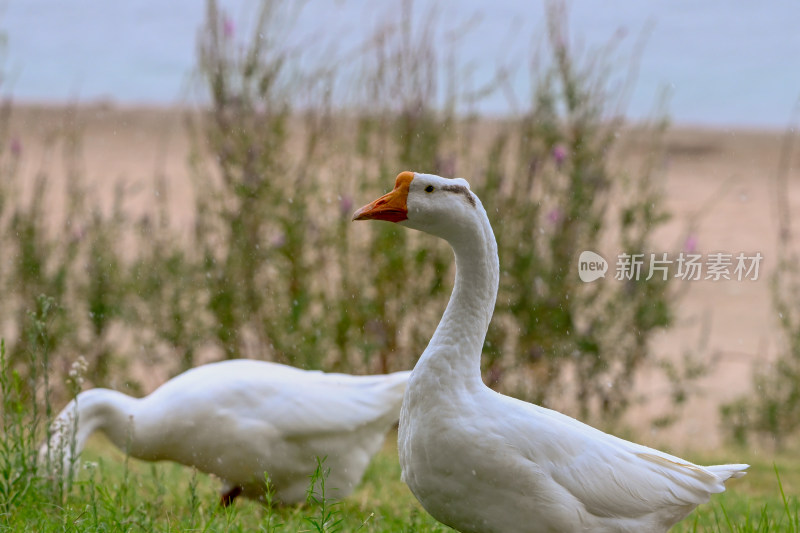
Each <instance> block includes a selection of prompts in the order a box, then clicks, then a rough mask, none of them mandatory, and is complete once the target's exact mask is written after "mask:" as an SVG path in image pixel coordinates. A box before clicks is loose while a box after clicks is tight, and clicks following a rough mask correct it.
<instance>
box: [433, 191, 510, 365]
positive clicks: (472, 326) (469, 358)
mask: <svg viewBox="0 0 800 533" xmlns="http://www.w3.org/2000/svg"><path fill="white" fill-rule="evenodd" d="M448 233H450V234H449V235H448V236H447V241H448V242H449V243H450V245H451V246H452V247H453V252H454V253H455V258H456V280H455V286H454V287H453V293H452V294H451V296H450V302H449V303H448V304H447V309H445V312H444V315H443V316H442V320H441V321H440V322H439V326H438V327H437V328H436V332H435V333H434V334H433V338H432V339H431V341H430V343H429V344H428V347H427V348H426V349H425V351H424V352H423V354H422V357H421V358H420V360H419V362H418V363H417V366H418V367H428V368H429V369H430V370H426V372H427V371H431V372H434V373H435V374H436V375H437V376H438V377H439V379H448V377H452V379H454V380H456V381H474V380H476V379H477V380H478V381H480V379H481V377H480V375H481V373H480V360H481V351H482V349H483V341H484V339H485V338H486V331H487V329H488V328H489V322H490V321H491V319H492V313H493V312H494V304H495V300H496V299H497V286H498V282H499V278H500V263H499V260H498V257H497V241H496V240H495V237H494V233H493V232H492V227H491V225H490V224H489V219H488V217H487V216H486V212H485V211H484V210H483V208H482V207H481V206H480V204H478V207H477V208H476V209H475V217H474V223H473V224H469V225H464V226H462V227H459V228H456V229H455V230H454V231H453V232H448Z"/></svg>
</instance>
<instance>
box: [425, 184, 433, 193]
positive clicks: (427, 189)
mask: <svg viewBox="0 0 800 533" xmlns="http://www.w3.org/2000/svg"><path fill="white" fill-rule="evenodd" d="M425 192H433V185H428V186H427V187H425Z"/></svg>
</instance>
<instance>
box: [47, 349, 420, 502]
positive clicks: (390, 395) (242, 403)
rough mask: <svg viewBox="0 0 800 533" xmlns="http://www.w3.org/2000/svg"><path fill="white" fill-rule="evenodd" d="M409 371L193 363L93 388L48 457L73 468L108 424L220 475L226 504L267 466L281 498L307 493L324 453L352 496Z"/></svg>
mask: <svg viewBox="0 0 800 533" xmlns="http://www.w3.org/2000/svg"><path fill="white" fill-rule="evenodd" d="M409 374H410V372H396V373H394V374H387V375H378V376H351V375H347V374H327V373H323V372H318V371H307V370H300V369H298V368H294V367H290V366H286V365H281V364H277V363H268V362H264V361H253V360H244V359H241V360H232V361H224V362H220V363H212V364H208V365H203V366H200V367H198V368H195V369H192V370H189V371H187V372H184V373H183V374H180V375H178V376H176V377H175V378H173V379H171V380H170V381H168V382H166V383H165V384H163V385H162V386H161V387H159V388H158V389H156V390H155V391H153V393H152V394H150V395H149V396H146V397H144V398H141V399H136V398H131V397H130V396H126V395H125V394H122V393H120V392H115V391H112V390H108V389H91V390H87V391H85V392H82V393H80V394H79V395H78V396H77V398H75V400H73V401H72V402H70V403H69V404H68V405H67V406H66V407H65V408H64V410H63V411H62V412H61V413H60V414H59V415H58V417H57V418H56V420H55V422H54V423H53V426H52V437H51V439H50V442H49V446H48V444H47V443H45V444H44V445H43V446H42V449H41V451H40V457H41V458H42V459H41V460H46V458H47V455H46V454H47V453H48V450H49V451H50V454H51V456H50V457H51V460H53V461H55V463H51V464H58V461H59V460H61V459H63V465H64V472H68V471H69V469H68V466H69V464H70V461H71V451H74V453H75V454H76V455H77V454H79V453H80V452H81V450H82V449H83V447H84V445H85V443H86V440H87V439H88V437H89V435H91V434H92V433H93V432H94V431H96V430H101V431H103V432H104V433H105V434H106V435H107V436H108V437H109V439H110V440H111V442H113V443H114V445H116V446H117V447H118V448H120V449H121V450H124V451H126V452H127V453H129V454H130V455H131V456H132V457H136V458H137V459H144V460H146V461H160V460H168V461H175V462H177V463H181V464H184V465H187V466H193V467H196V468H197V469H198V470H200V471H202V472H206V473H209V474H214V475H216V476H217V477H219V478H220V479H222V481H223V482H224V486H223V494H222V503H223V504H225V505H227V504H229V503H231V501H232V500H233V499H234V498H235V497H236V496H238V495H239V494H242V495H244V496H246V497H248V498H252V499H263V498H264V492H265V491H264V489H265V480H264V474H265V473H268V474H269V477H270V481H271V483H272V485H273V488H274V489H275V497H276V498H277V500H279V501H281V502H283V503H295V502H300V501H304V500H305V498H306V490H307V488H308V485H309V474H311V473H312V472H313V471H314V468H315V466H316V458H317V457H319V458H320V459H322V458H324V457H327V460H326V462H325V467H326V468H330V474H329V477H328V479H327V485H328V486H329V487H332V488H334V489H337V490H336V491H335V492H334V493H333V496H334V497H336V498H340V497H345V496H347V495H348V494H350V492H352V491H353V489H354V488H355V487H356V485H358V483H359V482H360V481H361V477H362V475H363V474H364V470H366V468H367V464H368V463H369V461H370V459H371V458H372V456H373V455H374V454H375V452H377V451H378V449H379V448H380V447H381V445H382V443H383V440H384V437H385V435H386V432H387V431H388V430H389V428H390V427H391V426H392V425H393V424H394V423H395V422H397V419H398V416H399V412H400V404H401V402H402V398H403V391H404V389H405V386H406V381H407V380H408V376H409ZM76 417H77V418H76ZM73 442H74V444H72V443H73Z"/></svg>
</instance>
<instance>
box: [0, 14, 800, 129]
mask: <svg viewBox="0 0 800 533" xmlns="http://www.w3.org/2000/svg"><path fill="white" fill-rule="evenodd" d="M204 4H205V3H204V2H203V1H202V0H170V1H168V2H164V1H160V0H130V1H124V2H120V1H113V2H108V1H106V2H103V1H98V0H69V1H62V2H57V1H54V0H7V3H6V5H5V10H4V13H3V14H2V16H0V27H2V28H4V29H5V31H6V33H7V37H8V45H7V50H6V53H5V62H4V70H5V73H6V76H5V80H4V82H3V85H2V89H3V91H4V92H6V93H11V94H12V95H13V96H14V97H15V99H16V100H17V101H48V102H49V101H75V100H79V101H93V100H112V101H114V102H117V103H122V104H139V103H149V104H160V105H169V104H173V103H176V102H181V101H185V99H186V98H187V95H188V94H190V92H191V91H190V90H189V88H190V87H192V86H193V85H192V83H191V81H190V73H191V70H192V67H193V65H194V61H195V38H196V35H197V29H198V28H199V26H200V25H201V23H202V20H203V16H204ZM433 4H434V2H433V0H417V2H416V3H415V12H416V14H417V15H418V24H422V21H423V20H424V18H425V17H427V16H428V13H429V12H430V6H431V5H433ZM436 4H437V6H438V7H437V11H438V13H439V14H438V17H439V20H440V21H441V23H442V24H441V27H442V28H443V34H444V33H446V35H442V39H447V40H448V41H453V42H455V45H456V47H457V49H458V51H459V57H461V58H462V59H463V61H464V62H465V63H466V62H469V64H470V67H469V69H470V72H471V73H472V74H471V80H472V83H473V84H474V85H475V86H479V85H481V84H483V83H486V82H487V81H488V80H489V79H490V78H491V77H492V75H493V74H494V73H495V72H496V71H497V69H498V68H499V67H501V66H506V67H509V68H511V69H513V70H516V71H517V72H518V75H517V76H516V77H515V78H513V79H512V80H511V89H512V92H513V93H514V94H515V95H516V98H517V100H522V99H524V96H525V94H526V92H527V82H528V81H529V80H528V78H529V77H528V76H527V74H525V71H524V69H521V68H520V66H521V65H524V64H525V62H526V61H527V59H526V58H527V57H528V56H529V54H528V51H529V50H530V48H531V43H532V42H539V41H540V40H541V34H542V29H543V8H542V3H541V2H531V1H525V2H520V1H512V0H494V1H493V2H492V3H491V7H487V4H488V3H487V2H481V1H479V0H461V1H458V0H445V1H440V2H436ZM220 5H221V6H222V7H223V8H224V9H226V10H227V11H228V12H230V13H231V16H232V19H233V20H234V21H235V32H236V34H235V38H243V37H244V35H243V34H244V33H245V32H244V30H245V29H246V27H247V23H246V21H247V19H248V18H251V17H252V15H253V14H254V12H255V6H256V3H255V2H254V0H221V1H220ZM374 5H376V3H374V2H368V1H367V0H313V1H310V2H307V5H306V6H305V8H304V9H303V10H302V11H301V13H300V15H299V18H298V21H297V26H296V28H297V32H296V33H295V34H294V36H295V37H294V38H296V39H297V40H298V42H299V43H306V44H310V45H311V47H312V48H316V50H315V51H316V52H317V53H318V54H319V55H320V56H324V54H325V53H326V50H327V49H328V47H335V48H336V50H337V52H347V51H348V50H352V49H355V48H356V47H357V46H358V44H359V43H361V42H363V41H364V39H365V38H366V36H367V35H368V33H369V31H370V29H371V28H373V27H374V23H375V21H377V20H382V19H385V18H386V16H387V15H386V13H387V12H390V11H391V10H390V9H389V8H388V7H382V8H381V11H380V12H377V11H376V9H375V8H374V7H373V6H374ZM570 6H571V7H570V13H571V17H570V18H571V33H572V37H573V38H575V40H576V41H578V42H580V43H582V45H583V46H586V47H591V46H595V45H598V44H600V43H603V42H606V41H607V40H608V39H609V38H610V37H611V36H613V35H614V34H615V32H617V31H618V30H620V29H621V30H622V31H624V32H625V34H626V35H627V37H626V39H625V41H624V43H626V45H624V46H623V49H626V48H625V46H627V50H632V49H634V48H635V46H634V43H635V41H636V40H637V39H638V38H639V35H640V34H641V33H642V31H643V30H644V29H645V28H650V29H649V31H648V32H647V38H646V46H645V48H644V52H643V55H642V58H641V63H640V69H639V73H638V78H637V79H638V82H637V84H636V90H635V93H634V94H633V96H632V99H631V102H630V105H629V107H628V109H629V115H630V116H632V117H634V118H640V117H645V116H649V115H650V114H651V112H652V110H653V108H654V105H655V102H656V101H657V99H658V96H659V94H661V93H662V92H663V91H664V90H665V89H666V90H667V91H668V93H669V106H668V109H669V111H670V113H671V116H672V117H673V118H674V119H675V121H676V122H679V123H693V124H708V125H715V126H742V125H743V126H755V127H783V126H785V125H786V123H787V121H788V120H789V117H790V115H791V112H792V109H793V108H794V106H795V105H796V102H797V101H798V97H800V29H799V28H800V2H797V0H774V1H770V0H767V1H765V2H759V3H756V2H745V1H744V0H706V1H704V2H696V1H691V0H654V1H651V2H630V1H628V0H607V1H605V2H597V1H596V0H573V2H572V3H571V4H570ZM473 19H476V22H474V24H470V23H469V21H470V20H473ZM465 68H466V67H465ZM480 109H481V110H483V111H486V112H491V113H509V112H513V111H514V106H513V104H512V103H511V102H510V100H509V98H508V96H507V95H506V94H502V93H496V94H493V95H491V96H489V97H487V98H485V99H484V100H482V101H481V103H480Z"/></svg>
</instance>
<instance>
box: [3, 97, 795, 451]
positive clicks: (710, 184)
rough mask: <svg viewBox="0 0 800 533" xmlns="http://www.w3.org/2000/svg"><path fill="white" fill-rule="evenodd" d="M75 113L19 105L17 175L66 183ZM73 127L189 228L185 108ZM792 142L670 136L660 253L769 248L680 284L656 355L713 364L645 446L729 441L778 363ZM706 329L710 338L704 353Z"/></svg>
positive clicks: (91, 171) (105, 115) (132, 186)
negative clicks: (60, 138) (781, 203)
mask: <svg viewBox="0 0 800 533" xmlns="http://www.w3.org/2000/svg"><path fill="white" fill-rule="evenodd" d="M68 113H69V112H68V111H66V110H65V109H63V108H50V107H37V106H27V107H19V106H17V107H15V108H14V110H13V113H12V116H11V122H10V125H9V138H10V139H15V140H16V142H17V143H18V148H19V149H20V150H21V152H22V155H23V156H24V157H22V158H21V166H20V168H19V172H20V176H21V177H22V180H21V182H22V183H23V184H24V183H29V182H30V177H32V176H33V175H34V174H35V173H36V172H38V171H41V170H46V171H47V172H50V173H51V174H52V175H53V176H54V177H55V179H54V180H53V183H54V185H53V186H54V187H57V186H58V185H57V184H58V182H59V179H58V176H63V175H65V174H66V171H67V167H68V164H67V163H65V159H64V157H63V154H62V151H63V143H60V142H55V141H54V140H53V137H52V132H53V131H55V130H57V129H59V128H63V124H64V123H65V122H64V121H65V120H66V118H65V117H68ZM75 124H76V125H77V131H78V132H79V133H80V139H81V142H80V146H79V152H78V153H79V157H78V158H77V159H76V161H77V163H76V164H77V165H79V167H80V170H81V174H82V175H83V176H84V177H85V180H86V186H87V188H88V189H89V190H91V191H93V192H94V194H97V197H98V198H99V199H100V200H101V202H103V203H105V204H106V205H107V204H108V203H110V201H111V198H112V197H113V191H114V188H115V187H116V184H117V183H118V182H120V181H121V182H123V183H125V184H126V187H127V190H128V191H129V193H130V194H129V195H128V196H127V197H126V198H127V200H126V202H127V203H126V207H127V208H129V209H130V210H131V211H132V212H134V213H135V212H137V211H140V212H141V210H145V209H146V208H147V206H149V205H152V202H153V199H154V198H155V195H156V194H157V191H156V188H155V186H154V176H157V175H162V176H164V177H165V180H166V183H167V186H168V194H169V198H171V202H170V205H171V216H172V221H173V223H174V224H176V225H177V226H179V227H187V226H188V225H189V224H190V220H191V212H192V209H193V205H192V202H191V201H190V199H188V198H187V193H186V191H187V189H188V185H189V179H190V174H189V167H188V154H189V150H190V140H189V138H188V136H187V134H186V130H185V127H184V124H183V114H182V113H181V112H180V111H177V110H170V109H156V108H147V109H144V108H132V109H126V108H115V107H112V106H110V105H98V106H89V107H83V108H80V109H79V110H78V112H77V120H76V121H75ZM782 138H783V132H781V131H746V130H714V129H704V128H699V127H692V128H689V127H680V126H678V127H674V128H672V129H671V130H670V132H669V134H668V138H667V148H668V159H667V167H666V169H665V172H664V178H665V183H664V193H665V195H666V202H667V206H668V208H669V210H670V211H671V213H672V219H671V221H670V222H669V223H668V224H667V225H666V227H665V228H663V229H662V230H661V232H660V233H659V235H658V240H659V246H660V248H657V249H655V250H651V251H652V252H668V251H673V250H680V249H681V247H682V246H683V245H684V243H683V242H681V240H682V239H683V236H684V235H685V234H686V232H687V229H688V231H689V232H690V233H691V235H692V239H693V241H694V242H693V243H692V247H696V250H697V252H698V253H704V254H707V253H713V252H726V253H732V254H738V253H739V252H745V253H746V254H753V253H755V252H760V253H761V255H762V256H763V258H764V259H763V261H762V263H761V266H760V272H759V277H758V280H756V281H752V280H743V281H736V280H731V281H724V280H722V281H680V282H679V283H683V284H687V285H688V286H687V287H685V294H684V295H683V296H682V298H681V300H680V306H679V316H678V317H677V320H676V323H675V326H674V327H673V328H672V329H671V330H670V331H668V332H666V333H664V334H662V335H660V336H659V337H658V338H657V339H656V342H655V343H654V345H653V346H652V349H653V350H654V353H655V354H656V355H657V356H658V357H664V358H669V359H674V360H678V359H680V358H681V356H682V354H683V353H684V352H685V351H687V350H688V351H694V352H696V355H697V356H698V357H702V358H704V359H706V360H707V361H709V362H710V363H711V366H710V368H709V373H708V375H707V376H705V377H703V378H702V379H700V380H699V381H698V382H697V383H696V387H693V389H692V390H694V391H695V392H696V394H694V395H693V396H692V398H691V400H690V401H689V402H688V404H686V405H685V406H684V407H683V408H682V410H681V411H680V413H679V414H680V418H679V420H678V421H677V422H676V423H674V424H673V425H671V426H669V427H667V428H666V429H660V430H658V431H655V430H652V431H648V433H647V434H645V435H642V436H641V439H640V440H643V441H645V442H647V443H651V444H664V443H668V444H670V445H673V446H678V447H681V448H690V449H702V448H707V447H709V446H716V445H718V444H720V442H721V435H722V433H721V431H720V430H719V429H720V428H719V416H718V406H719V405H720V404H721V403H722V402H725V401H728V400H730V399H732V398H734V397H736V396H738V395H740V394H741V393H743V392H747V391H749V390H750V388H751V380H750V375H751V371H752V368H753V366H754V365H768V364H769V362H770V361H771V359H772V358H773V357H774V356H775V354H776V353H777V352H778V350H779V349H780V348H781V342H782V340H781V336H780V331H779V328H778V324H777V320H776V316H775V312H774V310H773V308H772V303H771V294H770V281H769V280H770V276H771V274H772V272H773V270H774V266H775V261H776V259H777V234H778V229H777V227H778V221H777V215H776V198H777V195H778V189H777V187H776V179H775V176H776V172H777V169H778V161H779V155H780V149H781V142H782ZM788 181H789V198H788V200H789V204H790V206H791V208H792V211H790V212H794V213H800V166H798V165H795V168H794V170H793V172H792V173H791V175H790V176H789V180H788ZM647 252H650V251H647ZM501 263H502V258H501ZM612 268H613V267H612ZM704 327H707V328H708V333H707V334H708V337H707V342H706V345H705V347H704V348H702V349H700V348H698V347H699V346H700V345H701V344H702V342H701V341H702V336H703V331H704V329H703V328H704ZM638 386H639V388H640V390H641V396H642V399H645V400H647V401H646V402H645V403H643V404H642V405H641V406H637V407H635V408H634V409H633V410H632V411H631V413H630V416H629V419H628V420H629V421H630V425H631V427H650V424H639V423H638V421H643V422H645V421H650V420H652V419H653V418H654V417H656V416H658V415H659V414H661V413H662V412H663V409H664V408H665V407H667V405H668V404H667V403H666V399H665V397H666V395H667V393H668V384H667V383H666V382H663V380H661V379H660V378H657V377H656V372H655V371H653V372H648V373H645V374H643V375H642V376H641V379H640V381H639V383H638ZM637 431H638V430H637ZM637 436H638V435H637Z"/></svg>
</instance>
